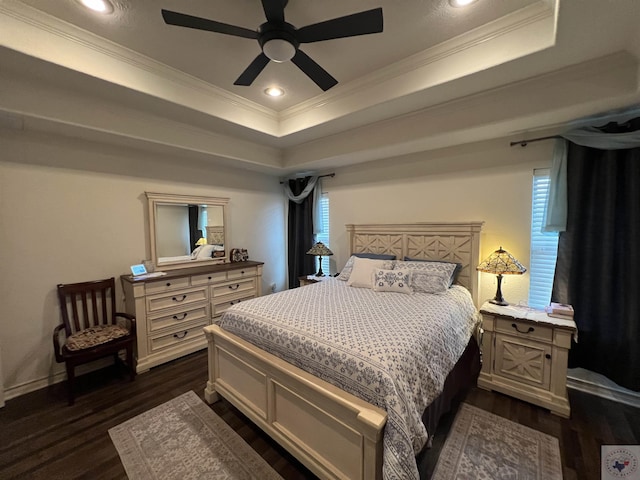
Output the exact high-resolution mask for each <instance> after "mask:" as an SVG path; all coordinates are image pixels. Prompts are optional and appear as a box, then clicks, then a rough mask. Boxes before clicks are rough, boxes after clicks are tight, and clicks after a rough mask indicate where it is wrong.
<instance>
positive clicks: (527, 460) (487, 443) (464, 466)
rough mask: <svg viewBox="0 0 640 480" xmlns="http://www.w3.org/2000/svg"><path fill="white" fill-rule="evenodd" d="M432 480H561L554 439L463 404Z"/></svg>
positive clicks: (556, 445)
mask: <svg viewBox="0 0 640 480" xmlns="http://www.w3.org/2000/svg"><path fill="white" fill-rule="evenodd" d="M431 478H432V480H453V479H456V480H467V479H468V480H503V479H510V480H562V462H561V460H560V448H559V445H558V439H557V438H555V437H552V436H550V435H546V434H544V433H541V432H538V431H536V430H533V429H531V428H528V427H525V426H524V425H520V424H518V423H514V422H512V421H510V420H507V419H506V418H502V417H498V416H497V415H494V414H492V413H489V412H487V411H485V410H481V409H479V408H476V407H473V406H471V405H468V404H466V403H462V404H461V405H460V408H459V409H458V413H457V414H456V418H455V419H454V421H453V425H452V427H451V430H450V431H449V435H448V436H447V439H446V441H445V444H444V447H443V448H442V452H441V453H440V457H439V458H438V463H437V465H436V468H435V470H434V472H433V476H432V477H431Z"/></svg>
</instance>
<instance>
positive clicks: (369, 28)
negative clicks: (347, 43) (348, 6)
mask: <svg viewBox="0 0 640 480" xmlns="http://www.w3.org/2000/svg"><path fill="white" fill-rule="evenodd" d="M382 27H383V20H382V8H380V7H379V8H374V9H372V10H367V11H365V12H360V13H354V14H353V15H347V16H344V17H339V18H334V19H332V20H327V21H325V22H320V23H314V24H313V25H307V26H306V27H302V28H300V29H298V31H297V32H296V36H297V38H298V41H299V42H300V43H311V42H319V41H321V40H332V39H334V38H344V37H354V36H356V35H368V34H370V33H380V32H382Z"/></svg>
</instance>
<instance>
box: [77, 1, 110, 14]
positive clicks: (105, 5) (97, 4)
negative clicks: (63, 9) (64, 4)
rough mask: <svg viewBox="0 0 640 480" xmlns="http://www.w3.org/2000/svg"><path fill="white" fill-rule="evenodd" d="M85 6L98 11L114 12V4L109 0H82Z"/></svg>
mask: <svg viewBox="0 0 640 480" xmlns="http://www.w3.org/2000/svg"><path fill="white" fill-rule="evenodd" d="M80 3H81V4H82V5H84V6H85V7H87V8H89V9H91V10H93V11H94V12H98V13H113V4H112V3H111V2H110V1H109V0H80Z"/></svg>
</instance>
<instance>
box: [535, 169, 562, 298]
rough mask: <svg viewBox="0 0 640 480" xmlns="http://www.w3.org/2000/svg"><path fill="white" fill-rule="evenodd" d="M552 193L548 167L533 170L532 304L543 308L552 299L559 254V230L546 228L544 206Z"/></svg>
mask: <svg viewBox="0 0 640 480" xmlns="http://www.w3.org/2000/svg"><path fill="white" fill-rule="evenodd" d="M548 196H549V169H536V170H534V171H533V195H532V197H533V198H532V202H531V205H532V208H531V258H530V261H529V274H530V285H529V306H530V307H534V308H544V307H545V306H547V305H549V301H550V300H551V290H552V288H553V276H554V274H555V270H556V258H557V255H558V232H543V231H542V221H543V218H544V209H545V206H546V203H547V198H548Z"/></svg>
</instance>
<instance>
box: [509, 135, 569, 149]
mask: <svg viewBox="0 0 640 480" xmlns="http://www.w3.org/2000/svg"><path fill="white" fill-rule="evenodd" d="M552 138H562V137H561V136H560V135H551V136H550V137H538V138H530V139H527V140H518V141H517V142H511V143H509V146H510V147H513V146H514V145H520V146H521V147H526V146H527V144H528V143H531V142H539V141H541V140H551V139H552Z"/></svg>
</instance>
